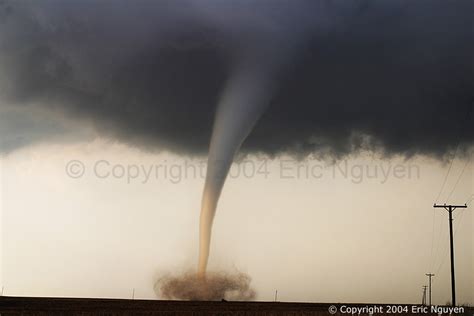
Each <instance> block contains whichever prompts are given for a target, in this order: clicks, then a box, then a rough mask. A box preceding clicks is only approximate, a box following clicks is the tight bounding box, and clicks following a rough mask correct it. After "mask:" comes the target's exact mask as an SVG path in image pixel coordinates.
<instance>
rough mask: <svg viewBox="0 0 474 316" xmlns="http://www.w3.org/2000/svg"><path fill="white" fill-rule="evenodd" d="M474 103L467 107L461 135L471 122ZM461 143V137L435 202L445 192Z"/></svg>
mask: <svg viewBox="0 0 474 316" xmlns="http://www.w3.org/2000/svg"><path fill="white" fill-rule="evenodd" d="M473 105H474V102H472V103H471V105H470V106H469V107H468V108H467V113H466V116H465V120H464V122H463V123H462V125H461V128H460V130H459V132H460V133H459V134H460V136H462V134H463V133H464V131H465V130H466V127H467V125H468V122H469V117H470V116H471V114H472V110H473ZM460 145H461V139H459V141H458V144H457V146H456V150H455V151H454V156H453V158H452V159H451V163H450V164H449V168H448V171H447V172H446V175H445V177H444V181H443V184H442V185H441V188H440V190H439V192H438V196H437V197H436V200H435V204H436V203H438V200H439V197H440V196H441V193H442V192H443V189H444V186H445V185H446V180H447V179H448V176H449V173H450V171H451V168H452V167H453V162H454V160H455V159H456V156H457V153H458V150H459V146H460Z"/></svg>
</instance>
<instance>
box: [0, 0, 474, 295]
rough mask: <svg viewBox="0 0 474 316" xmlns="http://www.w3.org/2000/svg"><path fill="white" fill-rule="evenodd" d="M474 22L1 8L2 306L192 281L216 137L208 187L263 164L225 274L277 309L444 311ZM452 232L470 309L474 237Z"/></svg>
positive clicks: (408, 16)
mask: <svg viewBox="0 0 474 316" xmlns="http://www.w3.org/2000/svg"><path fill="white" fill-rule="evenodd" d="M473 6H474V3H473V2H472V1H471V0H459V1H455V2H449V3H448V2H446V1H444V0H419V1H416V2H414V1H401V0H400V1H399V0H383V1H382V0H381V1H376V2H375V1H374V2H370V1H346V0H340V1H339V0H335V1H305V0H299V1H291V2H288V1H286V0H273V1H266V2H259V3H256V2H255V1H249V0H241V1H232V2H226V1H219V0H159V1H140V0H138V1H134V2H130V1H125V0H115V1H93V0H85V1H66V2H65V1H60V0H45V1H41V2H38V1H32V0H18V1H13V0H4V1H0V70H1V71H0V159H1V163H2V165H3V166H2V175H1V180H2V182H1V183H2V188H1V193H2V196H1V203H0V206H1V207H2V210H1V211H2V215H1V219H2V233H1V237H2V262H1V263H2V284H3V286H4V288H5V293H6V294H9V295H55V296H84V297H95V296H101V297H102V296H103V297H130V295H131V293H132V289H133V288H135V289H136V292H135V293H136V297H140V298H153V297H155V295H154V293H153V284H154V282H155V281H156V280H157V279H158V278H159V277H160V276H163V275H166V274H167V273H179V272H182V271H185V270H188V269H195V264H196V261H197V248H198V227H199V226H198V223H199V209H200V204H201V197H202V192H203V186H204V175H205V170H204V168H205V164H204V161H205V159H206V158H207V153H208V150H209V144H210V140H211V134H212V142H211V144H217V145H214V146H212V145H211V157H212V158H215V160H217V161H220V162H221V163H222V162H223V163H222V165H219V164H218V163H216V164H214V166H215V170H214V171H215V172H214V171H211V172H210V174H216V175H218V174H220V172H221V170H224V171H225V169H226V163H227V162H230V161H231V160H232V158H233V155H234V152H235V151H237V150H238V149H240V150H239V151H238V153H239V159H244V158H245V159H248V161H245V160H243V161H242V160H238V163H237V164H236V165H234V166H233V167H232V169H231V172H230V175H229V179H228V182H227V183H226V185H225V186H224V191H223V192H222V199H221V200H220V202H219V208H218V211H217V216H216V220H215V223H214V224H215V225H214V230H213V240H212V251H211V257H210V261H209V265H210V266H209V269H211V270H219V269H222V270H225V271H233V270H240V271H244V272H246V273H248V274H249V275H250V276H251V277H252V278H253V281H252V284H253V286H254V287H255V289H256V290H257V292H258V299H261V300H270V299H272V298H273V295H274V291H275V290H276V289H278V291H279V298H280V300H285V301H341V302H342V301H347V302H350V301H353V302H407V303H408V302H410V303H416V302H419V301H420V299H421V287H422V285H424V284H426V282H427V281H426V277H425V273H427V272H429V271H431V272H434V273H436V277H435V279H434V282H435V283H434V291H433V295H434V300H435V302H437V303H446V302H447V301H448V300H449V293H450V292H449V273H448V269H449V261H448V260H447V253H448V252H447V245H448V237H447V213H446V212H445V211H443V210H439V209H438V210H434V209H433V208H432V204H433V203H434V202H435V201H436V202H441V203H442V202H445V201H446V200H448V199H449V202H456V203H465V202H467V201H469V199H470V198H471V197H472V194H473V174H472V160H471V157H472V149H473V144H474V124H473V115H472V110H473V100H474V94H473V91H474V80H473V78H474V63H473V62H472V56H473V54H472V52H473V49H474V40H473V32H472V12H473V11H472V10H473V9H474V8H473ZM215 117H217V118H219V119H218V120H217V121H216V122H214V118H215ZM247 136H248V137H247ZM244 139H245V141H244V142H243V144H242V147H241V148H239V146H240V144H241V143H242V141H243V140H244ZM453 157H454V158H455V159H454V160H453ZM262 159H263V160H262ZM451 161H453V164H452V166H451ZM239 162H240V163H239ZM331 162H332V163H335V164H331ZM239 166H240V167H239ZM82 167H85V170H84V174H82V169H81V168H82ZM236 168H237V170H236ZM239 168H240V169H239ZM345 168H347V170H346V169H345ZM345 170H346V171H345ZM448 170H449V174H448V175H449V177H448V179H447V181H446V183H445V185H444V186H443V183H444V179H445V175H446V174H447V173H448ZM185 171H186V172H187V173H188V174H184V173H185ZM194 171H195V172H196V173H197V174H194ZM239 171H240V174H239V173H238V172H239ZM236 172H237V174H236ZM165 176H166V177H165ZM164 177H165V178H164ZM458 179H459V181H458ZM209 187H210V188H211V190H210V192H211V193H212V194H210V196H211V197H212V199H211V198H210V199H209V201H211V202H210V203H209V205H211V207H209V208H207V210H208V214H210V215H212V213H213V211H214V208H213V206H212V205H213V203H214V202H215V201H216V200H217V198H218V196H219V192H220V189H221V186H220V183H219V181H214V182H213V183H211V185H210V186H209ZM440 187H442V190H441V194H440V196H439V197H438V192H439V191H440ZM451 192H452V194H451ZM204 196H206V194H204ZM204 209H205V208H204V207H203V210H204ZM455 215H456V219H455V229H456V260H457V282H458V283H457V288H458V297H459V299H458V301H459V302H460V303H463V302H469V303H471V304H472V303H473V302H474V299H473V296H472V295H473V293H474V280H473V278H474V276H473V274H472V271H473V268H474V266H473V257H472V256H473V244H472V242H473V235H472V231H473V229H472V228H473V215H472V211H471V210H470V209H468V210H466V211H461V210H459V211H456V213H455ZM211 217H212V216H208V217H207V218H208V219H209V218H211Z"/></svg>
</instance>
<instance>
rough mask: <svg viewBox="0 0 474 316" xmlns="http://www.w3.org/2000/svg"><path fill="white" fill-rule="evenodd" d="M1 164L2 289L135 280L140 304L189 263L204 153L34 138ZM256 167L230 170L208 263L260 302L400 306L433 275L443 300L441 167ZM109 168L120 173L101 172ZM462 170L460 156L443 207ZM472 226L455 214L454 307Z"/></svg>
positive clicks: (74, 288) (465, 287)
mask: <svg viewBox="0 0 474 316" xmlns="http://www.w3.org/2000/svg"><path fill="white" fill-rule="evenodd" d="M71 160H79V161H81V162H82V163H83V164H84V166H85V167H86V171H85V173H84V175H83V176H82V177H80V178H78V179H75V178H71V177H69V176H68V175H67V174H66V165H67V164H68V162H69V161H71ZM104 160H106V161H108V162H109V163H110V164H108V163H106V162H105V161H104ZM2 161H3V170H2V171H3V177H2V180H3V181H2V193H3V196H2V203H1V206H2V239H3V243H2V247H3V253H2V284H3V286H4V287H5V294H8V295H39V296H81V297H119V298H126V297H130V296H131V293H132V289H133V288H135V295H136V297H137V298H155V297H156V296H155V294H154V292H153V282H154V281H155V280H156V279H157V278H158V277H159V276H161V275H163V274H165V273H168V272H171V273H178V272H180V271H182V270H187V269H195V264H196V260H197V245H198V238H197V237H198V217H199V203H200V198H201V193H202V186H203V183H204V178H203V177H201V176H200V175H199V174H196V176H195V175H194V169H193V168H192V167H191V166H195V167H196V170H197V171H198V170H199V168H200V166H202V165H203V164H202V163H201V162H200V160H186V159H185V158H183V157H180V156H176V155H171V154H167V153H161V154H146V153H143V152H140V151H139V150H136V149H133V148H130V147H127V146H124V145H119V144H116V143H114V142H110V141H105V140H101V139H98V140H96V141H93V142H90V143H75V144H71V145H38V146H32V147H28V148H24V149H21V150H18V151H16V152H14V153H12V154H10V155H8V156H6V157H4V158H3V159H2ZM186 161H187V162H186ZM201 161H202V160H201ZM251 161H252V162H253V163H246V164H241V165H240V168H241V169H240V170H242V172H243V170H246V171H245V172H247V175H248V177H246V176H244V175H240V176H239V175H238V171H239V168H238V167H237V166H234V167H233V170H232V171H231V176H230V179H229V181H228V183H227V185H226V187H225V188H224V192H223V195H222V199H221V202H220V208H219V210H218V213H217V217H216V222H215V226H214V236H213V237H214V239H213V244H212V251H211V258H210V268H211V269H213V270H214V269H221V270H230V271H232V270H233V269H238V270H241V271H244V272H247V273H248V274H249V275H250V276H251V277H252V279H253V280H252V285H253V286H254V287H255V289H256V290H257V293H258V299H259V300H272V299H273V296H274V291H275V289H278V291H279V299H280V300H284V301H315V302H321V301H327V302H397V303H401V302H403V303H418V302H419V301H420V299H421V292H422V291H421V286H422V285H424V284H426V283H427V280H426V277H425V275H424V274H425V273H426V272H428V271H432V272H434V273H436V277H435V278H434V284H433V300H434V302H436V303H446V302H447V301H449V299H450V287H449V284H450V283H449V257H448V252H447V249H448V248H447V246H448V234H447V223H448V222H447V213H446V212H445V211H442V210H436V211H434V210H433V208H432V203H433V202H434V200H435V198H436V195H437V193H438V192H439V189H440V186H441V184H442V181H443V179H444V176H445V174H446V168H447V166H442V165H441V164H440V163H439V162H435V161H433V160H431V159H426V158H416V159H413V160H409V161H404V160H401V159H394V160H380V159H372V158H371V155H369V154H367V155H366V156H365V157H360V158H357V159H349V160H348V162H347V167H348V170H349V173H348V175H347V177H345V176H344V175H343V174H342V171H341V170H344V168H345V164H344V163H342V164H339V165H337V166H338V167H337V169H335V170H336V173H335V174H333V170H334V169H333V167H331V166H329V167H328V168H327V169H326V168H323V166H325V164H324V163H323V162H321V161H307V162H302V165H303V166H310V167H311V168H310V170H313V173H312V174H310V175H309V176H308V177H307V176H306V173H305V172H304V171H303V170H306V169H304V168H303V169H300V173H299V178H298V172H297V170H298V169H297V167H296V165H295V164H294V161H292V160H289V158H288V157H286V158H285V157H282V158H279V159H276V160H274V161H269V162H268V171H269V174H268V175H267V179H265V174H263V173H261V172H259V173H256V174H254V172H253V171H252V166H256V167H260V168H261V171H262V172H263V171H264V169H262V168H263V166H264V165H263V162H262V161H259V160H258V159H256V158H253V159H251ZM116 165H119V167H116V169H114V170H115V173H116V176H117V178H115V177H114V175H113V174H110V175H108V173H109V172H110V173H111V172H112V171H113V167H114V166H116ZM128 165H131V166H132V167H130V168H131V169H130V170H132V171H131V175H132V176H134V175H135V174H136V173H135V172H133V170H135V169H134V168H135V167H133V166H134V165H136V166H138V167H141V166H144V167H145V168H146V170H148V169H147V168H150V167H151V168H155V166H156V167H157V168H158V170H159V171H158V175H157V174H156V173H155V171H154V172H153V174H152V175H150V177H149V178H148V180H147V178H146V176H145V174H144V173H143V172H140V173H139V174H140V175H139V176H137V177H135V176H134V177H133V179H131V180H130V184H128V183H127V179H126V178H124V177H122V176H121V171H120V166H125V167H127V166H128ZM160 165H161V166H168V168H170V169H169V170H168V172H164V169H160V168H162V167H158V166H160ZM244 165H245V166H246V167H243V166H244ZM95 166H96V167H97V171H96V172H94V167H95ZM359 166H364V168H365V167H366V166H368V167H369V168H372V169H370V170H371V171H370V174H369V175H373V170H374V169H373V168H375V167H376V166H378V167H379V168H384V170H385V171H386V170H389V168H395V167H396V168H398V169H399V172H400V173H399V174H398V175H395V174H394V173H393V172H391V173H388V174H389V176H388V178H387V180H386V177H385V176H383V174H381V173H382V171H381V170H382V169H379V171H378V172H379V175H378V177H377V178H371V179H367V178H366V176H367V175H368V174H366V173H364V178H363V180H362V181H361V182H360V180H359V179H360V177H359V176H358V175H359V173H358V170H359V169H358V168H359ZM463 166H464V161H462V160H459V159H456V161H455V162H454V164H453V168H452V170H451V172H450V177H449V178H448V181H447V184H446V188H445V189H444V190H443V193H442V195H441V197H440V199H439V202H444V201H445V199H446V198H447V195H449V192H450V191H451V189H452V188H453V186H454V184H455V182H456V180H457V177H458V176H459V174H460V172H461V170H462V168H463ZM70 168H71V170H72V171H70V172H72V175H73V176H78V175H80V173H79V169H76V167H70ZM186 168H187V170H188V171H187V172H188V174H187V176H186V175H185V171H184V170H186ZM171 170H173V171H171ZM351 170H352V175H351ZM410 170H411V171H410ZM179 172H181V173H182V176H181V177H180V176H179ZM386 172H387V171H386ZM410 172H411V173H410ZM95 173H97V175H95ZM386 174H387V173H386ZM165 175H167V176H168V178H167V179H166V178H164V177H165ZM100 177H103V178H100ZM292 178H293V179H292ZM180 179H181V180H180ZM472 181H473V177H472V164H469V165H468V167H467V170H465V172H464V174H463V176H462V178H461V180H460V182H459V184H458V186H457V189H456V191H455V192H454V193H453V195H452V197H451V199H450V201H451V202H458V203H464V202H466V200H467V199H468V197H469V196H470V195H472V193H473V191H472V188H473V182H472ZM143 182H145V183H143ZM174 182H176V183H174ZM358 182H360V183H358ZM382 182H384V183H383V184H382ZM433 219H434V234H432V228H433V222H432V221H433ZM473 224H474V219H473V216H472V211H471V210H470V209H468V210H467V211H462V212H461V211H456V220H455V223H454V225H455V227H456V264H457V290H458V300H459V302H460V303H471V304H472V303H473V302H474V300H473V296H472V295H473V293H474V291H473V283H474V279H473V274H472V271H473V250H474V247H473V244H472V241H473V235H472V234H473V233H472V231H473V230H472V228H473ZM432 237H434V238H433V251H432V252H431V246H432ZM440 266H441V267H440Z"/></svg>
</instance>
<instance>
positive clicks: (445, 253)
mask: <svg viewBox="0 0 474 316" xmlns="http://www.w3.org/2000/svg"><path fill="white" fill-rule="evenodd" d="M464 210H465V209H462V210H461V211H460V212H459V215H458V216H456V217H455V219H459V220H458V223H457V224H456V228H455V229H454V237H456V234H457V232H458V229H459V226H460V224H461V219H462V216H463V215H464ZM448 251H449V248H448V247H446V251H445V252H444V256H443V257H442V259H441V263H440V265H439V266H438V269H436V274H438V273H439V271H441V268H442V267H443V265H444V263H445V262H446V258H447V257H448Z"/></svg>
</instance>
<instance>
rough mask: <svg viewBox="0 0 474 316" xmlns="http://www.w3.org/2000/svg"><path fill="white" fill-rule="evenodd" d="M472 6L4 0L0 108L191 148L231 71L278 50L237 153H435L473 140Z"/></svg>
mask: <svg viewBox="0 0 474 316" xmlns="http://www.w3.org/2000/svg"><path fill="white" fill-rule="evenodd" d="M472 14H473V2H472V1H470V0H466V1H462V0H459V1H451V2H448V1H438V0H429V1H416V2H415V1H401V0H400V1H390V0H386V1H278V0H275V1H261V2H256V1H243V0H242V1H232V2H225V1H213V0H199V1H198V0H196V1H192V0H188V1H168V0H160V1H154V2H152V1H133V2H131V1H118V0H117V1H5V0H3V1H2V0H0V69H1V72H0V109H1V107H2V106H5V105H8V106H9V107H15V109H16V111H24V112H30V111H31V109H32V108H33V107H34V108H37V109H42V108H45V109H48V111H51V110H52V111H56V112H57V113H59V114H61V115H64V116H65V117H67V118H77V120H83V121H84V122H88V123H90V122H92V124H93V125H94V126H95V128H96V129H97V131H98V133H100V134H101V135H103V136H105V137H111V138H114V139H118V140H120V141H123V142H126V143H128V144H129V145H132V146H138V147H141V148H144V149H150V150H155V149H169V150H173V151H177V152H179V153H187V154H201V153H205V152H206V151H207V148H208V143H209V137H210V134H211V129H212V122H213V115H214V111H215V107H216V104H217V101H218V98H219V94H220V92H221V90H222V88H223V87H224V85H225V82H226V80H227V79H228V78H229V76H230V75H231V74H232V72H233V70H234V69H235V68H238V67H239V65H240V63H241V61H246V62H247V63H248V64H250V65H259V64H262V63H266V62H268V61H269V60H278V59H279V58H280V56H283V55H285V57H286V58H284V60H285V63H275V64H278V65H279V68H278V70H277V71H275V85H276V89H275V92H274V93H272V99H271V105H270V107H269V108H268V110H267V111H266V112H265V114H264V116H263V117H262V118H261V120H260V121H259V123H258V124H257V126H256V128H255V130H254V131H253V132H252V134H251V135H250V136H249V138H248V139H247V140H246V142H245V143H244V146H243V148H242V150H243V151H244V152H263V153H267V154H279V153H282V152H291V153H293V154H297V155H305V154H308V153H313V152H316V153H318V152H319V153H320V152H329V153H332V154H337V155H343V154H346V153H350V152H351V151H353V150H357V149H359V148H361V147H369V148H372V149H383V150H384V151H385V152H386V153H389V154H392V153H401V154H408V155H412V154H417V153H422V154H429V155H435V156H440V155H442V154H443V153H445V152H446V151H447V150H450V149H452V148H453V147H455V146H456V145H457V143H458V142H461V144H465V145H469V144H472V141H473V135H474V133H473V126H474V125H473V124H472V119H466V116H467V114H468V112H469V110H470V108H472V104H473V99H474V75H473V73H474V61H473V56H474V55H473V52H474V51H473V43H474V35H473V24H472V23H473V22H472ZM249 61H250V62H249ZM263 69H265V67H263ZM0 113H1V112H0ZM0 115H1V114H0ZM471 117H472V116H471ZM461 126H464V127H461ZM27 128H28V126H25V129H27ZM0 130H2V133H3V134H4V135H6V134H9V136H8V139H11V140H15V139H16V138H15V133H17V130H18V129H15V128H13V129H8V130H5V128H2V129H0ZM4 130H5V131H4ZM41 130H43V129H42V128H38V127H37V128H36V129H35V133H41ZM51 130H52V129H48V133H47V134H45V135H46V137H50V134H51ZM22 134H28V133H25V132H22ZM37 139H38V140H40V139H44V135H43V137H40V136H39V135H36V136H35V137H34V139H33V140H30V141H25V140H23V141H21V142H18V143H14V142H11V141H10V142H9V143H8V149H12V148H14V147H15V146H16V147H19V146H22V145H24V144H25V143H30V142H31V141H36V140H37ZM0 141H1V139H0ZM0 143H1V142H0ZM0 150H4V151H5V150H6V148H5V146H3V147H2V148H0Z"/></svg>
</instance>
